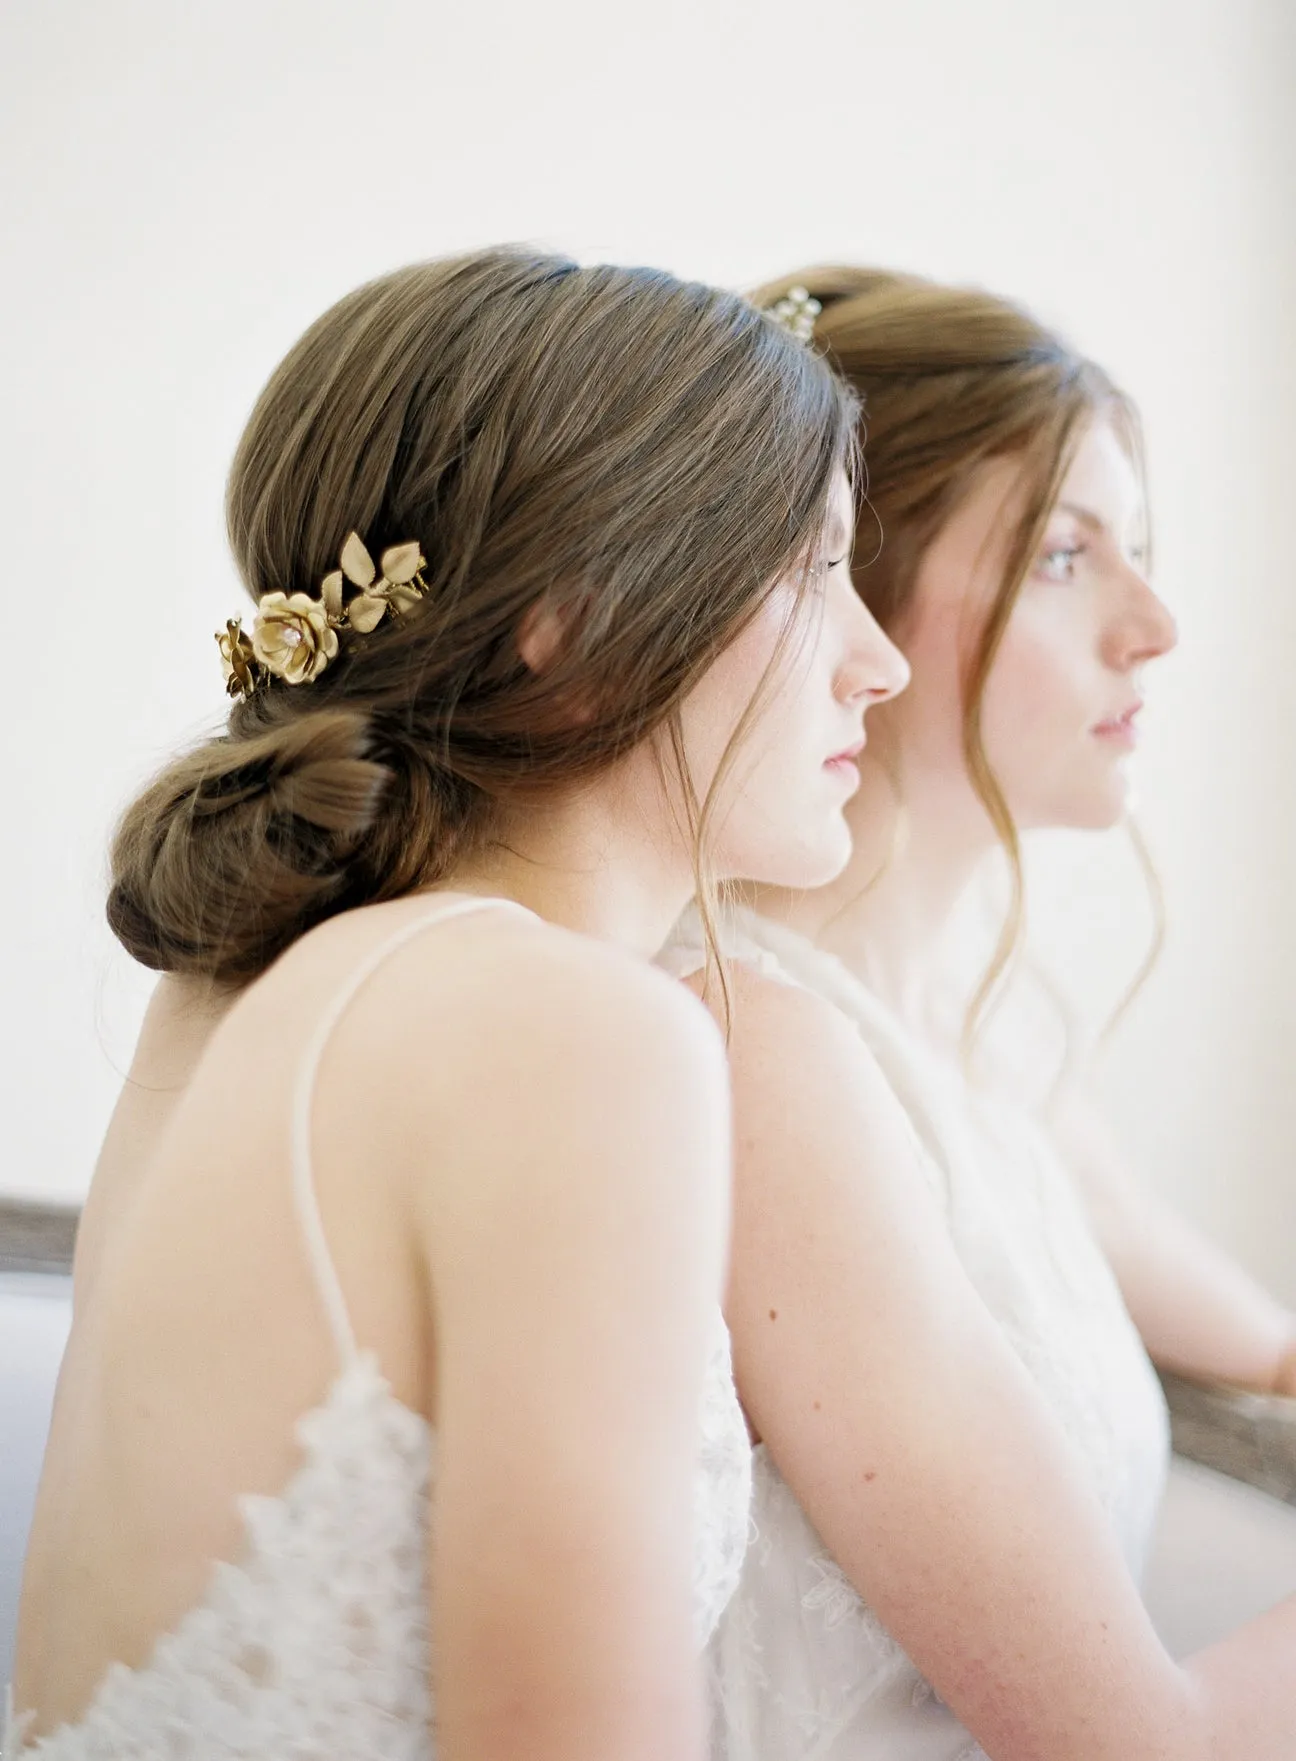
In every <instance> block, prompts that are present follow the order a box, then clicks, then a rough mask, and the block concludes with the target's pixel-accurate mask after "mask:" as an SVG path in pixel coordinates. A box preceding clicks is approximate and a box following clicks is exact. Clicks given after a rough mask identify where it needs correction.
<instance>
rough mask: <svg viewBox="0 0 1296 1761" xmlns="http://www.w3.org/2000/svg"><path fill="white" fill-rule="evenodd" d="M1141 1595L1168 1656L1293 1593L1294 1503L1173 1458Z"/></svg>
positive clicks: (1198, 1645)
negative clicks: (1168, 1653)
mask: <svg viewBox="0 0 1296 1761" xmlns="http://www.w3.org/2000/svg"><path fill="white" fill-rule="evenodd" d="M1143 1592H1144V1600H1145V1601H1146V1603H1147V1606H1148V1611H1149V1612H1150V1614H1151V1616H1152V1620H1153V1624H1154V1625H1155V1627H1156V1629H1157V1631H1158V1633H1160V1635H1161V1639H1162V1642H1163V1643H1164V1645H1165V1646H1166V1649H1167V1650H1168V1651H1170V1653H1171V1654H1172V1655H1173V1656H1175V1657H1187V1656H1189V1655H1190V1654H1191V1653H1192V1652H1193V1651H1199V1650H1201V1649H1202V1647H1203V1646H1205V1645H1210V1644H1213V1643H1214V1642H1215V1641H1216V1640H1217V1639H1222V1638H1224V1637H1225V1635H1226V1634H1228V1633H1231V1632H1234V1631H1236V1629H1237V1628H1238V1627H1240V1626H1242V1625H1243V1624H1244V1623H1245V1622H1246V1621H1248V1620H1251V1619H1253V1618H1254V1617H1255V1616H1256V1615H1257V1614H1263V1613H1264V1612H1265V1610H1266V1609H1268V1608H1272V1607H1273V1606H1274V1604H1275V1603H1276V1602H1281V1601H1282V1599H1283V1597H1284V1596H1291V1595H1296V1507H1294V1506H1292V1505H1289V1504H1281V1503H1279V1501H1278V1500H1277V1499H1276V1498H1270V1497H1269V1496H1268V1495H1267V1494H1266V1493H1264V1492H1257V1491H1256V1490H1255V1488H1254V1487H1252V1486H1244V1485H1240V1484H1239V1483H1238V1482H1237V1481H1236V1480H1230V1479H1228V1478H1226V1477H1225V1475H1223V1474H1219V1473H1216V1472H1215V1471H1214V1470H1213V1469H1211V1468H1205V1467H1200V1466H1198V1464H1197V1463H1196V1462H1190V1461H1183V1460H1181V1459H1180V1458H1179V1457H1177V1456H1176V1457H1175V1460H1174V1464H1173V1466H1172V1468H1171V1472H1170V1482H1169V1485H1168V1486H1167V1488H1166V1496H1165V1502H1164V1504H1163V1505H1162V1507H1161V1518H1160V1521H1159V1523H1158V1525H1157V1534H1156V1540H1155V1543H1154V1545H1153V1549H1152V1557H1151V1559H1150V1561H1149V1564H1148V1569H1147V1571H1146V1573H1145V1574H1144V1580H1143Z"/></svg>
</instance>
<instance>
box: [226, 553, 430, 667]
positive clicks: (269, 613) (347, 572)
mask: <svg viewBox="0 0 1296 1761" xmlns="http://www.w3.org/2000/svg"><path fill="white" fill-rule="evenodd" d="M338 560H339V561H340V563H341V565H342V566H341V567H340V568H337V569H334V570H333V572H332V573H331V574H328V575H325V577H324V579H323V581H321V583H320V594H319V598H318V599H312V598H311V596H310V594H309V593H263V594H262V596H261V598H260V599H259V600H258V602H257V609H256V617H255V618H254V619H253V621H252V631H251V634H250V635H249V634H248V633H247V632H246V631H245V630H244V629H243V620H242V619H241V618H230V619H229V620H228V622H227V623H226V625H225V628H224V630H223V631H222V630H218V631H217V633H216V643H217V646H218V647H219V649H220V655H221V660H222V662H223V664H224V667H225V689H226V690H227V691H228V692H229V694H230V696H231V697H250V696H251V695H252V693H253V692H254V691H255V690H256V689H257V687H258V685H262V684H264V683H265V681H266V679H267V678H269V677H271V676H273V677H274V678H276V679H282V680H283V681H284V683H285V684H286V685H309V684H310V683H311V681H312V680H314V679H318V678H319V676H320V674H321V673H322V672H323V671H324V668H325V667H326V666H327V665H328V664H329V662H330V661H331V660H333V659H334V658H335V656H336V654H337V651H338V632H339V631H340V630H355V631H358V632H359V633H360V634H361V635H367V634H368V632H369V631H370V630H376V629H377V628H378V625H379V624H380V623H381V622H382V621H383V619H384V618H385V617H386V615H387V613H388V612H389V611H390V612H391V613H392V615H393V616H394V617H399V616H401V615H402V614H403V613H405V612H407V611H409V610H410V609H411V608H412V607H413V606H416V605H417V604H418V602H419V600H420V599H422V597H423V595H424V594H425V593H426V592H427V590H428V586H427V582H426V581H425V580H424V579H423V575H422V572H421V571H422V569H423V567H424V565H425V563H426V561H427V559H426V558H425V557H424V555H423V553H422V551H421V550H420V549H419V547H418V545H417V544H395V545H393V546H392V547H391V548H390V549H389V550H384V551H383V553H382V557H381V559H380V563H379V565H378V566H377V567H376V566H375V564H374V560H373V558H372V557H371V556H370V555H369V552H368V551H367V550H366V549H365V547H364V544H363V543H362V542H361V539H360V537H359V534H358V533H355V532H352V533H351V534H350V536H349V537H348V538H347V541H346V543H345V544H344V545H343V546H342V554H341V556H340V558H339V559H338ZM348 582H349V583H350V584H351V586H352V587H354V588H357V589H358V591H357V592H356V593H354V594H353V595H352V597H351V600H350V602H349V603H347V602H346V601H345V600H344V595H345V592H346V583H348Z"/></svg>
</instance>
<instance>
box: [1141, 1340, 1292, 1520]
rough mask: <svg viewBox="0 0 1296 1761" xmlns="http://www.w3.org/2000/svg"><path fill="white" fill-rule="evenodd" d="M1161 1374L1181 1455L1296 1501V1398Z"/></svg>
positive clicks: (1176, 1448)
mask: <svg viewBox="0 0 1296 1761" xmlns="http://www.w3.org/2000/svg"><path fill="white" fill-rule="evenodd" d="M1159 1374H1160V1376H1161V1386H1162V1387H1163V1388H1164V1389H1165V1396H1166V1401H1167V1403H1168V1405H1169V1407H1170V1435H1171V1438H1172V1441H1173V1444H1174V1451H1175V1454H1176V1455H1182V1456H1184V1457H1185V1458H1186V1459H1187V1460H1188V1461H1196V1462H1200V1463H1201V1465H1202V1466H1203V1467H1208V1468H1214V1469H1215V1471H1216V1472H1217V1473H1221V1474H1227V1475H1228V1476H1229V1477H1230V1478H1231V1479H1234V1480H1242V1481H1243V1482H1245V1484H1246V1485H1248V1486H1255V1487H1257V1488H1258V1489H1259V1490H1260V1491H1261V1492H1268V1493H1269V1495H1270V1496H1271V1497H1273V1498H1280V1499H1282V1501H1283V1502H1284V1503H1285V1504H1293V1505H1296V1400H1285V1399H1284V1398H1283V1397H1282V1396H1281V1395H1277V1394H1257V1393H1254V1392H1252V1391H1251V1390H1250V1389H1247V1388H1230V1387H1227V1386H1224V1385H1222V1384H1220V1383H1206V1382H1190V1381H1188V1380H1187V1379H1186V1378H1185V1377H1183V1376H1175V1375H1172V1374H1170V1373H1169V1372H1168V1371H1165V1370H1162V1371H1160V1372H1159Z"/></svg>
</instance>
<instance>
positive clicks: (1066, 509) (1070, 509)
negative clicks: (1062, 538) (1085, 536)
mask: <svg viewBox="0 0 1296 1761" xmlns="http://www.w3.org/2000/svg"><path fill="white" fill-rule="evenodd" d="M1053 512H1054V513H1055V514H1070V515H1071V516H1072V518H1073V519H1076V520H1079V522H1080V524H1081V525H1082V526H1087V527H1088V528H1089V530H1090V531H1091V532H1105V531H1106V530H1107V522H1106V520H1104V519H1101V518H1100V517H1099V516H1098V515H1097V514H1096V513H1094V511H1093V509H1092V508H1087V507H1082V506H1081V505H1080V503H1079V502H1078V501H1059V502H1056V503H1055V504H1054V507H1053Z"/></svg>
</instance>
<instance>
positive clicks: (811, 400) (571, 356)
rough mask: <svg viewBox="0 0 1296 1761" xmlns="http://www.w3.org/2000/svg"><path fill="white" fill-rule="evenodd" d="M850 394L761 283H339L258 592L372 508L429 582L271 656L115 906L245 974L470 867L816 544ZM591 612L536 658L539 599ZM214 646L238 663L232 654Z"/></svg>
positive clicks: (265, 450) (850, 424)
mask: <svg viewBox="0 0 1296 1761" xmlns="http://www.w3.org/2000/svg"><path fill="white" fill-rule="evenodd" d="M856 414H857V412H856V408H855V404H854V400H853V398H852V396H851V394H850V392H849V391H848V389H847V388H846V387H845V386H844V385H843V384H842V383H841V382H840V381H839V380H838V378H837V377H836V375H834V374H833V373H832V372H831V371H830V370H829V369H828V367H827V366H826V365H825V364H824V362H823V361H822V360H821V359H819V357H817V356H816V355H815V354H814V352H813V351H811V350H809V349H806V348H805V347H803V346H802V345H800V344H799V343H797V342H795V341H794V340H793V339H792V338H791V337H789V336H788V335H787V334H786V333H785V332H784V331H782V330H780V329H779V328H778V326H777V325H775V324H774V323H772V322H771V320H770V319H768V318H767V317H765V316H764V315H762V314H761V313H760V312H758V311H757V310H756V309H755V308H754V307H753V306H752V305H751V304H749V303H748V302H747V301H745V300H743V299H741V298H740V297H738V296H737V295H735V294H729V293H724V292H719V291H717V290H715V289H712V288H708V287H704V286H701V285H698V284H696V283H686V282H681V281H678V280H676V279H674V278H673V277H671V276H669V275H666V274H663V273H660V272H658V271H655V270H644V269H620V268H613V267H607V266H600V267H593V268H580V267H578V266H577V265H576V264H574V263H572V262H569V261H567V260H565V259H562V258H557V257H551V256H543V255H537V254H532V253H526V252H521V251H509V250H492V251H483V252H478V253H474V254H473V255H471V256H466V257H461V258H458V259H454V260H450V261H443V262H434V263H427V264H419V265H415V266H414V267H412V268H408V269H403V270H400V271H398V272H397V273H395V274H392V275H388V276H384V277H382V278H381V279H380V280H377V281H374V282H370V283H369V284H368V285H367V286H365V287H362V288H359V289H358V290H357V291H355V292H354V293H351V294H349V295H348V296H347V297H346V298H344V299H343V300H341V301H339V303H338V304H337V305H336V306H334V307H333V308H332V309H331V310H330V311H328V312H326V313H325V315H324V316H323V317H322V318H321V319H319V321H318V322H317V323H316V324H314V325H313V326H312V327H311V328H310V330H308V331H307V333H306V335H305V336H304V337H303V338H302V339H301V341H300V342H299V343H298V344H297V345H296V346H295V347H294V348H293V349H292V350H291V352H290V353H289V355H288V356H287V358H286V359H285V360H284V361H283V363H282V364H281V365H280V367H279V368H278V369H277V370H276V372H275V373H274V375H273V376H272V377H271V379H270V382H269V384H268V385H267V386H266V388H265V390H264V392H263V393H262V394H261V397H260V399H259V400H258V402H257V404H256V407H255V409H254V410H253V413H252V416H251V419H250V421H249V423H248V426H247V429H246V431H245V433H244V435H243V438H242V440H241V442H240V444H239V447H238V450H237V453H236V455H235V459H234V463H233V467H232V470H231V474H230V481H229V487H228V496H227V518H228V527H229V535H230V543H231V547H232V550H233V554H234V558H235V561H236V563H237V565H238V568H239V571H240V573H241V575H242V577H243V580H244V583H245V585H246V587H247V589H248V591H249V593H250V594H251V596H252V599H253V600H254V601H256V600H260V598H261V597H262V596H263V595H264V594H266V593H268V592H272V591H279V592H286V593H293V592H305V593H309V594H311V595H312V596H315V595H317V594H318V591H319V585H320V582H321V580H322V579H323V577H324V576H325V575H326V574H327V573H328V572H329V571H330V570H331V569H333V568H335V567H336V564H337V558H338V555H339V552H340V550H341V547H342V544H343V542H344V540H345V539H346V536H347V534H348V533H349V532H351V531H352V530H354V531H357V532H359V533H360V535H361V537H362V538H363V539H364V541H365V544H366V545H367V547H368V548H369V550H370V552H371V553H372V554H373V555H374V556H377V555H379V554H380V553H381V552H382V550H384V549H385V548H386V547H388V546H390V545H394V544H401V543H406V542H409V541H417V543H418V544H419V545H420V547H421V549H422V551H423V554H424V556H425V558H426V566H425V568H424V570H423V579H424V580H425V581H426V583H427V586H428V592H427V595H426V597H425V598H424V599H423V600H422V601H421V602H420V603H419V604H418V606H417V607H416V608H415V609H414V610H413V611H411V612H410V613H408V614H407V615H405V616H402V617H399V618H396V617H392V618H388V619H387V620H385V621H384V622H383V623H382V624H381V625H380V626H379V627H378V629H376V630H374V631H373V632H371V633H369V634H367V635H362V636H356V635H354V634H348V633H344V634H343V636H342V641H341V648H340V652H339V653H338V655H337V657H336V659H335V660H333V661H332V662H331V664H330V665H329V666H328V667H327V668H326V669H325V670H324V672H322V673H321V674H320V675H319V677H318V678H317V679H316V680H315V681H314V682H313V683H311V684H308V685H296V686H294V685H287V684H285V683H283V682H282V681H280V680H278V679H271V680H270V681H269V682H268V683H267V684H266V685H265V686H263V687H262V688H260V689H258V690H257V691H256V692H255V693H254V694H253V695H252V696H251V697H249V698H247V699H245V700H243V701H240V702H237V703H236V704H235V705H234V707H233V709H232V710H231V712H230V716H229V725H228V729H227V731H226V732H225V733H224V734H222V735H220V736H219V737H217V738H215V739H212V740H210V741H208V742H206V743H205V744H203V745H201V746H200V747H198V748H197V749H196V750H195V751H192V752H190V753H188V754H187V755H185V756H183V757H181V758H180V759H179V760H178V761H176V762H175V763H173V764H172V765H171V766H170V767H169V768H168V769H167V770H165V771H164V772H163V774H162V775H161V776H160V777H159V778H158V779H157V780H156V781H155V782H154V783H153V784H152V785H151V786H150V787H149V788H148V789H146V790H145V792H144V793H143V794H142V795H141V796H140V797H139V798H138V799H137V800H136V801H135V802H134V804H133V805H132V806H131V807H130V808H129V809H128V811H127V812H126V814H125V816H124V818H123V820H122V822H121V824H120V826H119V828H118V832H117V836H116V839H115V842H114V845H113V850H112V883H111V891H110V895H109V900H108V918H109V922H110V924H111V926H112V928H113V930H114V932H115V934H116V935H117V936H118V938H119V940H120V941H121V942H122V943H123V945H124V946H125V947H126V948H127V949H128V951H129V952H130V953H131V954H133V955H134V956H135V957H136V958H137V959H139V960H141V961H142V962H143V963H144V964H145V965H148V966H151V967H155V968H158V969H161V970H164V971H170V972H183V973H190V974H195V975H202V976H206V977H208V978H211V979H214V980H218V981H221V982H235V983H242V982H246V981H247V980H249V979H251V978H253V977H255V976H256V975H257V974H258V973H260V972H262V971H264V970H265V968H266V967H267V966H268V965H269V964H270V962H271V961H272V960H274V959H275V958H276V956H277V955H278V954H279V953H281V952H282V951H283V949H285V948H286V947H287V946H289V945H290V944H291V943H292V942H293V941H294V940H295V939H296V938H297V937H298V936H300V935H301V934H303V933H304V932H305V931H306V930H307V929H309V928H310V927H311V926H312V925H314V924H316V923H319V922H320V921H322V920H323V919H324V918H326V917H329V916H331V915H333V914H334V913H336V912H338V911H342V910H346V909H347V908H349V907H352V906H358V905H363V904H367V903H372V902H376V901H379V900H384V899H391V898H396V897H399V896H400V895H402V894H404V893H407V892H410V891H411V890H413V889H414V888H416V887H419V886H423V885H427V884H429V883H432V882H435V881H438V880H440V879H442V878H444V877H446V876H447V875H448V874H449V873H450V872H451V871H452V870H453V868H454V866H455V865H456V863H458V862H459V861H461V860H462V859H463V858H464V856H465V855H466V854H467V853H468V852H470V851H472V850H473V849H475V848H477V847H479V846H480V844H481V843H482V842H483V841H484V839H486V838H487V837H488V836H489V834H490V831H491V828H492V824H493V821H494V818H495V813H496V809H497V805H498V804H499V803H500V802H501V801H503V800H505V799H506V798H508V797H509V796H510V795H514V794H516V793H517V792H519V791H526V792H528V793H529V794H530V795H537V794H540V793H543V792H544V791H545V790H546V789H552V788H554V787H557V786H560V785H562V784H565V783H572V782H575V781H577V780H579V779H581V778H583V777H588V776H590V775H592V774H594V773H596V772H597V771H599V770H600V769H602V768H604V767H605V766H607V765H608V764H610V763H611V762H613V761H614V760H615V759H616V758H617V757H619V756H620V755H622V754H623V753H625V752H626V751H628V750H629V749H630V748H631V747H632V746H634V745H635V744H636V743H637V742H639V741H640V740H642V739H643V738H644V737H645V736H646V735H648V734H649V733H651V732H653V731H654V730H655V729H656V728H657V727H659V726H660V725H662V724H663V723H667V722H669V721H670V720H671V718H672V717H674V715H675V712H676V710H677V707H678V705H679V703H680V701H681V699H682V697H683V696H684V695H685V694H686V693H687V691H688V690H689V689H690V687H691V686H692V685H693V684H694V683H695V682H696V680H697V679H698V678H699V676H700V675H701V673H702V672H703V671H705V669H706V667H707V666H708V665H709V664H710V662H711V661H712V660H713V659H714V658H715V656H716V655H717V653H718V652H719V651H720V650H721V649H722V648H723V647H724V646H725V645H726V644H727V643H728V642H729V641H731V640H732V639H733V637H734V636H735V635H736V634H737V633H738V631H739V630H740V628H741V627H742V625H743V624H744V623H745V622H746V620H747V619H748V618H749V617H750V616H751V615H753V614H754V612H755V611H756V610H757V608H758V607H759V605H760V603H761V601H762V599H763V597H764V595H765V594H766V592H767V591H768V590H769V588H770V587H771V586H772V585H773V584H774V582H775V581H777V580H778V579H780V578H783V577H786V576H787V575H788V573H789V572H790V571H792V570H794V569H795V568H796V567H797V566H798V565H799V564H801V563H803V562H804V561H805V560H806V559H807V558H808V556H809V554H810V552H811V550H812V549H813V547H814V545H815V544H816V542H817V540H818V539H819V536H820V534H821V531H822V528H823V524H824V522H825V519H826V516H827V505H828V496H829V492H830V488H831V485H832V482H833V479H834V476H835V474H836V472H837V471H838V470H839V469H840V468H841V467H842V466H843V464H846V463H848V461H849V459H850V457H851V448H852V446H853V437H854V429H855V421H856ZM542 605H543V606H545V607H548V608H552V609H553V610H554V611H555V612H557V613H558V614H559V615H560V617H561V619H562V628H563V631H564V640H563V642H562V644H561V647H560V651H559V653H558V654H557V655H556V656H555V657H554V658H553V662H552V664H550V665H547V666H546V667H545V668H544V669H543V670H542V671H531V670H529V669H528V668H527V666H526V665H525V664H524V663H523V661H522V659H521V656H520V654H519V651H518V643H517V637H518V632H519V627H520V625H521V623H522V621H523V619H524V618H525V617H526V616H527V614H528V612H530V611H531V610H533V608H537V607H540V606H542ZM215 664H216V663H215V657H213V672H214V675H215Z"/></svg>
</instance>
